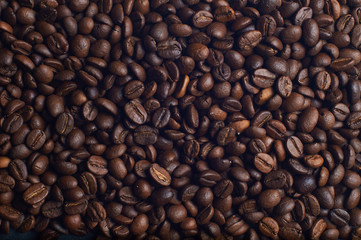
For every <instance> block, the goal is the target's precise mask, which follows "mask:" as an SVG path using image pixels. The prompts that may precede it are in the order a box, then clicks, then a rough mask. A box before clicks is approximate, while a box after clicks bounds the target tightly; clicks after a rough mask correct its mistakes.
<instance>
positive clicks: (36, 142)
mask: <svg viewBox="0 0 361 240" xmlns="http://www.w3.org/2000/svg"><path fill="white" fill-rule="evenodd" d="M45 141H46V135H45V132H43V131H41V130H40V129H34V130H32V131H31V132H29V134H28V136H27V137H26V145H27V146H28V147H29V148H30V149H32V150H38V149H40V148H41V147H42V146H43V145H44V143H45Z"/></svg>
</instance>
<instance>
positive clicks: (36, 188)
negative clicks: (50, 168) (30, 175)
mask: <svg viewBox="0 0 361 240" xmlns="http://www.w3.org/2000/svg"><path fill="white" fill-rule="evenodd" d="M48 193H49V191H48V189H47V188H46V187H45V185H44V184H42V183H35V184H33V185H31V186H30V187H29V188H28V189H26V191H25V192H24V194H23V199H24V201H25V202H26V203H28V204H31V205H34V204H36V203H39V202H41V201H42V200H43V199H44V198H46V196H47V195H48Z"/></svg>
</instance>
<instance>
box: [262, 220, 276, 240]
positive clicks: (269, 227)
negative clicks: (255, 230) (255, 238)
mask: <svg viewBox="0 0 361 240" xmlns="http://www.w3.org/2000/svg"><path fill="white" fill-rule="evenodd" d="M259 230H260V232H261V233H263V234H264V235H265V236H267V237H271V238H274V237H276V236H277V235H278V232H279V226H278V223H277V221H276V220H274V219H273V218H270V217H265V218H263V219H262V220H261V221H260V222H259Z"/></svg>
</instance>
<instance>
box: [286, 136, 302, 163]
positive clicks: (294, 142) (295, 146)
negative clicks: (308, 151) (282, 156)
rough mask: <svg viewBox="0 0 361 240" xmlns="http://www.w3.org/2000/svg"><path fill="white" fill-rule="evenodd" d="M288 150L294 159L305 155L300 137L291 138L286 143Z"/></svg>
mask: <svg viewBox="0 0 361 240" xmlns="http://www.w3.org/2000/svg"><path fill="white" fill-rule="evenodd" d="M286 148H287V151H288V152H289V154H290V155H291V156H292V157H294V158H300V157H301V156H302V154H303V144H302V142H301V140H300V139H299V138H298V137H295V136H292V137H289V138H288V139H287V141H286Z"/></svg>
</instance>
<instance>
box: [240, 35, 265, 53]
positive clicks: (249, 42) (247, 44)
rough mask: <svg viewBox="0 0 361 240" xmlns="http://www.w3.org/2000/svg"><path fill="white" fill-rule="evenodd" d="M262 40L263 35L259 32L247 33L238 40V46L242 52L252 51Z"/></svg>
mask: <svg viewBox="0 0 361 240" xmlns="http://www.w3.org/2000/svg"><path fill="white" fill-rule="evenodd" d="M261 40H262V33H261V32H260V31H258V30H252V31H248V32H245V33H244V34H242V35H241V36H240V38H239V39H238V45H239V48H240V49H241V50H250V49H252V48H254V47H255V46H257V44H258V43H259V42H260V41H261Z"/></svg>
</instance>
